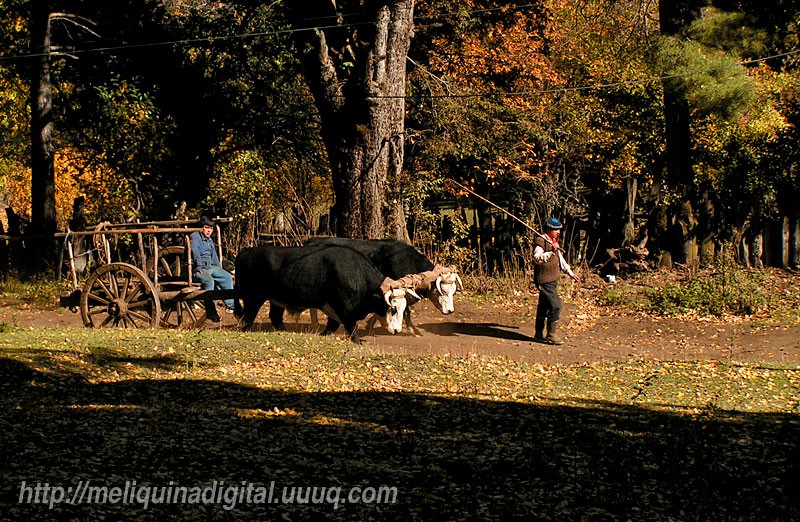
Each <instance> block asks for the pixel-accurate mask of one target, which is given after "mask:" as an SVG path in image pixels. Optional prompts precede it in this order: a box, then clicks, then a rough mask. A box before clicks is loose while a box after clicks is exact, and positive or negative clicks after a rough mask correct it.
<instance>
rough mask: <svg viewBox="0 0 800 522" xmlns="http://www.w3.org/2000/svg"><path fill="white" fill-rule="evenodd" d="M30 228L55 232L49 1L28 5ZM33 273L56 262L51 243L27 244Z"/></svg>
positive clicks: (38, 0) (34, 231)
mask: <svg viewBox="0 0 800 522" xmlns="http://www.w3.org/2000/svg"><path fill="white" fill-rule="evenodd" d="M30 24H31V29H30V34H31V44H30V51H31V54H32V55H33V58H32V63H31V82H30V105H31V131H30V132H31V225H30V228H29V230H30V232H31V233H32V234H33V235H37V236H41V235H49V234H53V233H55V231H56V182H55V171H54V168H53V157H54V149H55V148H54V146H53V86H52V84H51V78H50V66H51V60H52V56H51V53H50V2H49V1H47V0H34V1H33V2H32V3H31V20H30ZM30 245H31V247H32V248H31V254H32V256H31V257H32V259H31V261H32V263H33V265H34V266H32V267H31V268H33V269H34V270H39V269H41V268H43V267H44V266H46V265H47V264H51V263H52V262H53V261H54V260H55V250H54V249H52V248H50V247H51V246H52V245H51V242H50V241H48V240H45V239H43V238H36V239H35V240H34V241H31V242H30Z"/></svg>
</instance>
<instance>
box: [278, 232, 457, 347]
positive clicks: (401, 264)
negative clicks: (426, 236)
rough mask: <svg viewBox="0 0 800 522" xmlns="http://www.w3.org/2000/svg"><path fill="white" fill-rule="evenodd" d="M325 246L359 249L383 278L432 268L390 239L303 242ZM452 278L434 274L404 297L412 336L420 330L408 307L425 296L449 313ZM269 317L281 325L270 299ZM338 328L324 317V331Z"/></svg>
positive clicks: (409, 248) (417, 254)
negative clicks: (413, 291) (433, 279)
mask: <svg viewBox="0 0 800 522" xmlns="http://www.w3.org/2000/svg"><path fill="white" fill-rule="evenodd" d="M325 245H328V246H338V247H344V248H350V249H353V250H356V251H358V252H360V253H361V254H363V255H365V256H366V257H367V259H369V261H370V262H371V263H372V264H373V265H374V266H375V268H377V269H378V270H379V271H380V272H381V273H382V274H383V275H384V276H385V277H389V278H391V279H400V278H402V277H403V276H406V275H409V274H419V273H422V272H429V271H431V270H433V268H434V265H433V263H432V262H431V261H430V260H429V259H428V258H427V257H425V255H423V254H422V253H420V252H419V251H418V250H417V249H416V248H414V247H413V246H411V245H409V244H407V243H403V242H401V241H397V240H394V239H381V240H368V239H348V238H337V237H321V238H312V239H309V240H308V241H306V246H317V247H319V246H325ZM456 280H457V281H458V282H459V283H460V282H461V278H459V277H458V275H457V274H455V273H452V276H448V275H447V274H443V275H442V276H440V277H438V278H437V279H436V281H434V283H433V284H431V285H427V286H423V287H417V288H416V293H417V294H418V296H416V297H415V296H410V295H409V296H408V306H407V307H406V310H405V312H404V319H405V322H406V324H407V325H408V328H409V330H410V331H411V332H412V333H413V334H414V335H420V332H419V330H418V329H417V327H416V326H415V325H414V323H413V322H412V321H411V307H412V306H413V305H414V304H416V303H417V301H419V300H420V298H423V299H424V298H428V299H430V300H431V301H432V302H433V303H434V304H435V305H436V307H437V308H438V309H439V311H441V312H442V313H443V314H450V313H452V312H453V295H454V294H455V292H456V286H455V282H456ZM269 317H270V321H272V324H273V325H274V326H275V327H276V328H282V327H283V308H281V307H280V306H276V305H275V303H274V302H273V303H272V304H271V305H270V313H269ZM373 322H374V321H371V323H370V326H369V327H368V329H369V328H370V327H371V325H372V323H373ZM338 327H339V324H338V323H337V322H336V321H335V320H334V321H331V320H328V325H327V327H326V328H325V331H326V332H331V331H335V330H336V329H337V328H338ZM391 333H395V332H391Z"/></svg>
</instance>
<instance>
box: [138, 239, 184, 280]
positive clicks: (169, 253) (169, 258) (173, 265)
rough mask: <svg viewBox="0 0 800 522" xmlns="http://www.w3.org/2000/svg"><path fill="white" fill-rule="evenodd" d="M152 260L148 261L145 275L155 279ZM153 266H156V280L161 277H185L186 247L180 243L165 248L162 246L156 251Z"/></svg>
mask: <svg viewBox="0 0 800 522" xmlns="http://www.w3.org/2000/svg"><path fill="white" fill-rule="evenodd" d="M153 264H154V263H153V262H150V263H148V266H147V275H148V276H150V279H151V280H155V277H153V276H154V271H153ZM155 266H156V267H158V280H159V281H161V280H162V279H164V280H167V281H170V280H172V281H174V280H177V279H186V280H188V276H187V274H186V271H187V270H188V267H187V266H186V247H184V246H180V245H173V246H169V247H167V248H162V249H160V250H159V251H158V259H156V260H155Z"/></svg>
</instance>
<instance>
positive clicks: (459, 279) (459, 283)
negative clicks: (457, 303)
mask: <svg viewBox="0 0 800 522" xmlns="http://www.w3.org/2000/svg"><path fill="white" fill-rule="evenodd" d="M456 281H458V286H460V287H461V289H462V290H463V289H464V283H462V282H461V278H460V277H458V274H456Z"/></svg>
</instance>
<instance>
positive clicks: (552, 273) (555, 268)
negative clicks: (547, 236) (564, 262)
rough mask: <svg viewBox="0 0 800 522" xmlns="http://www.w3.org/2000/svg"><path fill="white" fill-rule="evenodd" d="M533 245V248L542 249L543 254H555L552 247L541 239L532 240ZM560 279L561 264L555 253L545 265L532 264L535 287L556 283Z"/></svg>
mask: <svg viewBox="0 0 800 522" xmlns="http://www.w3.org/2000/svg"><path fill="white" fill-rule="evenodd" d="M533 244H534V245H535V246H539V247H542V249H544V251H545V252H555V248H553V245H551V244H550V243H549V242H548V241H545V240H544V238H542V237H538V236H537V237H536V239H534V240H533ZM560 278H561V264H560V262H559V260H558V253H557V252H556V253H554V254H553V255H552V256H550V259H549V260H548V261H547V263H544V264H539V263H534V265H533V282H534V283H536V284H537V285H541V284H544V283H552V282H553V281H558V280H559V279H560Z"/></svg>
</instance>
